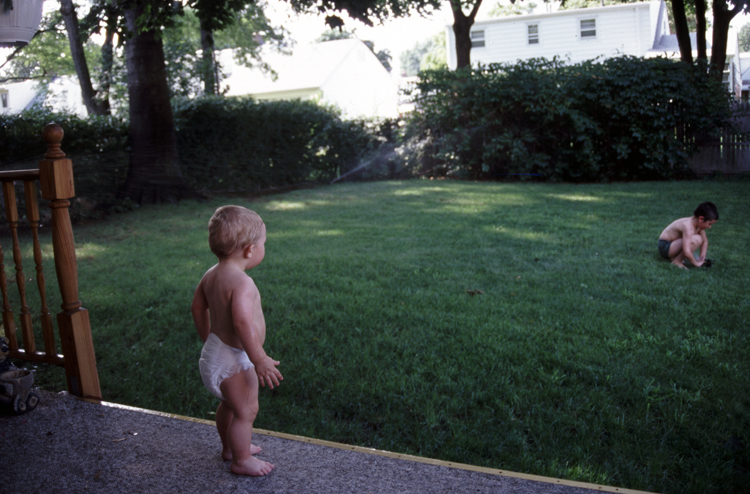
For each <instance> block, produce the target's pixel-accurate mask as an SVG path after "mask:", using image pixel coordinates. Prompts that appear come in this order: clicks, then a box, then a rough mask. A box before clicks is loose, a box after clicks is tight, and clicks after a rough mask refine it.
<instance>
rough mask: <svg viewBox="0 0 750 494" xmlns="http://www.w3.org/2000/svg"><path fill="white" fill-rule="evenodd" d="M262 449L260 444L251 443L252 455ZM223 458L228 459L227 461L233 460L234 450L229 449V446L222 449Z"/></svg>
mask: <svg viewBox="0 0 750 494" xmlns="http://www.w3.org/2000/svg"><path fill="white" fill-rule="evenodd" d="M261 451H263V449H262V448H261V447H260V446H256V445H254V444H251V445H250V454H251V455H257V454H258V453H260V452H261ZM221 458H222V459H223V460H227V461H229V460H231V459H232V450H231V449H229V448H227V449H225V450H224V451H222V452H221Z"/></svg>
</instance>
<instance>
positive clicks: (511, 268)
mask: <svg viewBox="0 0 750 494" xmlns="http://www.w3.org/2000/svg"><path fill="white" fill-rule="evenodd" d="M748 192H750V181H710V180H703V181H694V182H660V183H627V184H604V185H602V184H596V185H570V184H533V183H518V184H495V183H467V182H450V181H406V182H377V183H361V184H342V185H337V186H331V187H324V188H319V189H315V190H305V191H298V192H293V193H288V194H284V195H279V196H271V197H266V198H262V199H258V200H252V201H248V200H242V199H236V198H233V199H216V200H213V201H211V202H208V203H197V202H187V201H186V202H182V203H180V204H177V205H164V206H159V207H144V208H142V209H140V210H138V211H135V212H132V213H128V214H122V215H117V216H113V217H111V218H110V219H109V220H108V221H106V222H104V223H97V224H92V225H80V226H77V227H76V233H75V234H76V241H77V244H78V246H79V250H78V261H79V271H80V292H81V299H82V300H83V301H84V307H86V308H88V309H89V311H90V313H91V322H92V326H93V331H94V343H95V347H96V353H97V360H98V364H99V373H100V374H99V375H100V379H101V383H102V391H103V394H104V398H105V399H106V400H108V401H114V402H119V403H125V404H129V405H134V406H139V407H145V408H150V409H157V410H161V411H165V412H170V413H178V414H183V415H189V416H194V417H200V418H208V419H211V418H213V411H214V410H215V408H216V405H217V401H216V399H214V398H213V397H212V396H211V395H210V394H209V393H208V391H206V390H205V389H204V388H203V385H202V383H201V380H200V377H199V373H198V366H197V361H198V357H199V353H200V349H201V343H200V341H199V339H198V337H197V334H196V333H195V330H194V328H193V325H192V320H191V317H190V312H189V306H190V301H191V298H192V293H193V290H194V287H195V286H196V284H197V283H198V281H199V279H200V277H201V276H202V274H203V272H204V271H205V270H206V269H207V268H208V267H210V266H211V265H212V264H213V263H214V262H215V260H214V258H213V256H212V254H211V252H210V251H209V249H208V246H207V229H206V224H207V221H208V219H209V217H210V216H211V214H212V213H213V211H214V209H215V208H216V207H217V206H219V205H222V204H226V203H236V204H241V205H245V206H248V207H250V208H251V209H254V210H255V211H257V212H258V213H259V214H260V215H261V216H262V217H263V218H264V220H265V222H266V224H267V231H268V242H267V244H266V258H265V260H264V261H263V264H261V265H260V266H259V267H258V268H256V269H255V270H253V271H252V272H251V273H250V274H251V275H252V277H253V278H254V279H255V281H256V283H257V285H258V287H259V289H260V291H261V294H262V296H263V305H264V310H265V314H266V320H267V325H268V339H267V342H266V350H267V352H268V354H269V355H270V356H272V357H274V358H276V359H278V360H280V361H281V366H280V367H279V369H280V370H281V372H282V373H283V374H284V377H285V380H284V382H283V384H282V386H281V387H279V388H277V389H276V390H274V391H269V390H267V389H264V390H262V392H261V414H260V416H259V418H258V420H257V422H256V425H257V426H258V427H261V428H264V429H270V430H275V431H283V432H287V433H292V434H300V435H304V436H310V437H316V438H321V439H326V440H331V441H339V442H344V443H350V444H358V445H363V446H368V447H374V448H379V449H385V450H391V451H397V452H402V453H408V454H415V455H420V456H426V457H432V458H439V459H443V460H447V461H453V462H462V463H470V464H474V465H482V466H486V467H492V468H501V469H506V470H512V471H517V472H525V473H532V474H538V475H546V476H551V477H562V478H566V479H571V480H580V481H586V482H594V483H600V484H606V485H613V486H619V487H626V488H632V489H641V490H649V491H659V492H669V493H682V492H694V493H709V492H717V493H729V492H746V489H747V486H748V485H749V484H750V453H749V450H748V448H749V447H750V432H749V431H750V418H749V416H748V414H749V413H750V377H749V376H750V363H749V359H748V350H749V349H750V345H749V344H748V325H749V324H748V323H749V322H750V289H748V282H749V281H750V263H748V262H747V257H748V252H747V251H748V247H750V230H748V224H749V223H748V218H750V200H748ZM704 200H712V201H713V202H715V203H716V204H717V206H718V208H719V214H720V220H719V222H718V223H717V224H716V225H715V226H714V227H713V228H712V229H711V230H710V231H709V232H708V238H709V257H710V258H712V259H714V260H715V262H714V266H713V267H712V268H710V269H707V268H701V269H693V270H690V271H684V270H679V269H677V268H675V267H673V266H671V265H669V263H667V262H666V261H664V260H662V259H660V258H659V256H658V254H657V250H656V244H657V238H658V235H659V233H660V232H661V230H662V229H663V228H664V227H665V226H666V225H667V224H668V223H669V222H670V221H672V220H674V219H676V218H678V217H681V216H689V215H691V214H692V211H693V209H694V208H695V206H697V205H698V203H700V202H702V201H704ZM3 249H4V251H5V252H6V253H7V252H9V250H8V239H7V237H6V238H3ZM49 251H50V249H49V247H47V248H46V249H45V253H46V255H47V256H49ZM10 264H11V263H10V262H9V261H8V259H7V256H6V270H8V272H9V273H10V269H11V268H10V266H9V265H10ZM46 269H47V272H49V273H51V274H50V275H49V276H50V278H53V273H54V269H53V268H51V267H48V268H46ZM26 270H27V271H29V272H31V271H32V270H31V269H30V266H27V267H26ZM51 305H52V304H51ZM58 306H59V303H58V302H56V303H55V304H54V307H55V308H56V307H58ZM40 341H41V340H40ZM39 371H40V372H39V376H38V378H39V382H41V383H43V385H44V386H45V387H48V388H50V389H61V388H62V387H64V384H62V382H63V380H62V377H61V376H62V372H61V370H59V369H54V370H49V369H46V368H43V367H40V369H39ZM217 441H218V437H217Z"/></svg>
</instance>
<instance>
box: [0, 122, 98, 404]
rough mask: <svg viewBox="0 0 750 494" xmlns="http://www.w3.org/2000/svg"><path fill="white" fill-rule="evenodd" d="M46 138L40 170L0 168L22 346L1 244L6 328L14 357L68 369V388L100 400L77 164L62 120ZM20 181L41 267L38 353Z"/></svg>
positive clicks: (48, 129) (38, 278) (38, 270)
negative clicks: (53, 294)
mask: <svg viewBox="0 0 750 494" xmlns="http://www.w3.org/2000/svg"><path fill="white" fill-rule="evenodd" d="M42 137H43V138H44V140H45V141H46V142H47V154H45V155H44V157H45V159H44V160H43V161H41V162H40V163H39V169H38V170H17V171H5V172H0V182H2V190H3V198H4V202H5V216H6V219H7V221H8V227H9V228H10V232H11V237H12V243H13V262H14V264H15V269H16V285H17V287H18V292H19V296H20V303H21V308H20V313H19V320H20V328H21V340H22V345H19V341H18V335H17V333H16V322H15V317H14V315H13V310H12V308H11V306H10V298H9V294H8V279H7V277H6V273H5V264H4V263H5V262H6V256H4V253H3V250H2V246H1V245H0V291H1V292H2V301H3V311H2V313H3V326H4V328H5V335H6V336H7V337H8V340H9V341H10V345H9V346H10V356H11V357H12V358H15V359H21V360H29V361H34V362H46V363H50V364H56V365H60V366H64V367H65V374H66V376H67V381H68V390H69V391H70V392H71V393H72V394H74V395H76V396H81V397H84V398H93V399H101V390H100V388H99V375H98V372H97V369H96V358H95V355H94V344H93V340H92V338H91V324H90V323H89V315H88V311H87V310H86V309H84V308H83V307H81V305H82V304H81V301H80V300H79V299H78V266H77V263H76V253H75V243H74V241H73V228H72V226H71V223H70V214H69V212H68V208H69V207H70V201H69V199H70V198H72V197H73V196H75V188H74V186H73V163H72V162H71V161H70V160H69V159H65V153H63V152H62V150H61V149H60V143H61V142H62V138H63V130H62V128H61V127H60V126H59V125H57V124H50V125H47V126H46V127H45V128H44V131H43V132H42ZM37 180H39V183H40V185H41V193H42V197H43V198H44V199H46V200H48V201H49V207H50V209H51V215H52V249H53V252H54V258H55V271H56V273H57V282H58V285H59V288H60V295H61V298H62V312H60V313H58V314H57V326H58V330H59V332H60V346H61V347H62V348H61V350H62V354H59V353H57V348H56V345H55V335H54V328H53V324H52V315H51V314H50V310H49V308H48V306H47V289H46V286H45V279H44V269H43V266H42V249H41V245H40V243H39V221H40V213H39V203H38V200H37V188H36V181H37ZM16 182H22V183H23V190H24V194H23V195H24V199H25V204H26V218H27V219H28V223H29V227H30V228H31V234H32V244H33V252H34V254H33V258H34V264H35V267H36V285H37V288H38V289H39V299H40V302H41V309H40V312H39V321H40V325H41V329H42V340H43V344H44V351H38V350H37V346H36V340H35V337H34V328H33V325H32V321H33V317H32V312H31V309H29V307H28V297H27V293H26V280H27V275H26V274H25V273H24V267H23V259H22V256H21V245H20V243H19V238H18V226H19V214H18V204H17V198H16Z"/></svg>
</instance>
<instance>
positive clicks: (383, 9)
mask: <svg viewBox="0 0 750 494" xmlns="http://www.w3.org/2000/svg"><path fill="white" fill-rule="evenodd" d="M440 3H441V2H440V0H289V4H290V5H291V6H292V8H293V9H294V10H295V11H297V12H308V13H317V14H327V17H326V23H327V24H328V26H329V27H331V28H336V27H341V26H343V25H344V20H343V19H342V18H341V17H340V15H338V14H339V13H343V12H346V13H347V14H348V15H349V17H351V18H352V19H356V20H358V21H360V22H362V23H363V24H365V25H367V26H372V25H373V23H374V22H383V21H385V20H386V19H388V18H394V17H403V16H405V15H408V14H409V13H414V12H416V13H418V14H421V15H425V14H429V13H431V12H433V11H435V10H438V9H439V8H440Z"/></svg>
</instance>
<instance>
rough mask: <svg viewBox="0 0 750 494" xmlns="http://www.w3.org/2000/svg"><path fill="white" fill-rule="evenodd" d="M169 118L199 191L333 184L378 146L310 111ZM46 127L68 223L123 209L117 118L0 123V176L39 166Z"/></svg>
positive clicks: (190, 112) (223, 109) (211, 105)
mask: <svg viewBox="0 0 750 494" xmlns="http://www.w3.org/2000/svg"><path fill="white" fill-rule="evenodd" d="M174 109H175V126H176V129H177V141H178V150H179V151H178V152H179V158H180V164H181V168H182V173H183V176H184V177H185V178H186V179H187V181H188V183H189V184H190V185H191V186H192V187H193V188H195V189H196V190H199V191H203V192H211V193H232V192H254V191H258V190H260V189H267V188H274V187H281V186H288V185H292V184H298V183H301V182H308V181H330V180H331V179H333V178H334V177H336V176H338V175H339V174H342V173H346V172H347V171H349V170H351V169H353V168H354V167H355V166H356V165H357V163H358V162H359V160H360V158H362V157H363V156H364V155H366V154H368V153H370V152H372V151H373V149H374V148H376V147H377V146H378V145H379V143H380V142H381V141H382V138H379V137H378V133H379V129H380V128H379V127H378V126H377V125H373V122H367V121H363V120H355V121H347V120H342V119H341V118H340V116H339V114H338V112H337V111H336V110H334V109H331V108H324V107H320V106H318V105H316V104H315V103H313V102H300V101H273V102H257V101H253V100H250V99H234V98H232V99H228V98H220V97H219V98H216V97H214V98H200V99H195V100H183V101H176V102H175V103H174ZM50 122H56V123H58V124H59V125H61V126H62V128H63V130H64V131H65V136H64V138H63V143H62V149H63V151H64V152H65V153H66V155H67V157H69V158H71V159H72V160H73V169H74V173H75V180H76V195H77V198H78V200H76V201H74V202H73V205H72V208H73V210H72V212H73V214H74V216H76V217H79V218H80V217H86V216H97V215H100V214H103V213H107V212H110V211H117V210H120V209H123V208H128V207H129V205H128V204H127V203H124V202H123V201H122V200H121V199H118V192H119V191H120V189H121V187H122V185H123V184H124V182H125V179H126V177H127V170H128V164H129V139H128V121H127V120H123V119H121V118H117V117H96V116H89V117H87V118H85V119H82V118H79V117H77V116H75V115H68V114H63V113H55V112H52V111H50V110H48V109H44V108H41V109H34V110H31V111H25V112H22V113H20V114H18V115H0V170H10V169H24V168H35V167H37V166H38V162H39V161H40V160H42V159H43V158H44V153H45V152H46V149H47V148H46V144H45V143H44V142H43V141H42V137H41V134H42V129H43V128H44V126H45V125H47V124H48V123H50Z"/></svg>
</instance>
